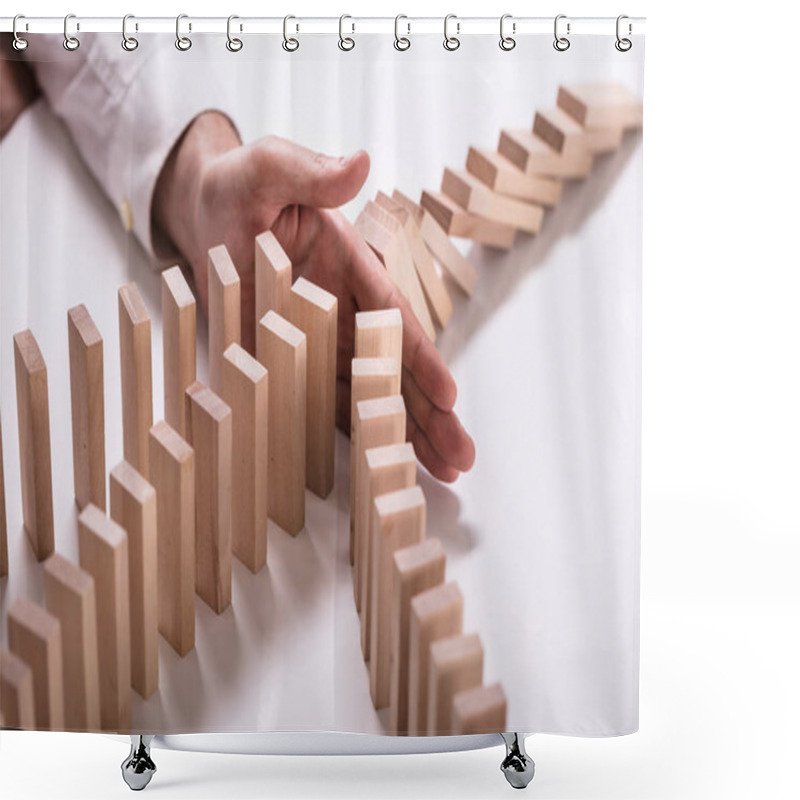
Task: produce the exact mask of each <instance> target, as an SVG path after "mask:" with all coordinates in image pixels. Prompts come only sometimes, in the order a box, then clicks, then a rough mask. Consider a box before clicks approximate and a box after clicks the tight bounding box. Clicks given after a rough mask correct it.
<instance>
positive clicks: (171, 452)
mask: <svg viewBox="0 0 800 800" xmlns="http://www.w3.org/2000/svg"><path fill="white" fill-rule="evenodd" d="M150 465H151V467H152V469H151V478H150V480H151V483H152V484H153V488H154V489H155V490H156V517H157V519H158V533H157V535H156V539H157V542H158V547H157V550H158V570H157V571H158V630H159V632H160V633H161V635H162V636H163V637H164V638H165V639H166V640H167V641H168V642H169V643H170V645H172V647H173V649H174V650H175V652H176V653H177V654H178V655H179V656H185V655H186V653H188V652H189V651H190V650H191V649H192V648H193V647H194V586H195V577H194V571H195V541H194V531H195V501H194V475H195V473H194V471H195V460H194V450H193V449H192V448H191V447H190V446H189V445H188V444H187V443H186V441H185V440H184V439H183V438H182V437H181V436H180V435H179V434H178V432H177V431H175V430H173V429H172V428H170V426H169V425H167V423H166V422H163V421H162V422H157V423H156V424H155V425H154V426H153V427H152V428H151V429H150ZM98 594H99V592H98Z"/></svg>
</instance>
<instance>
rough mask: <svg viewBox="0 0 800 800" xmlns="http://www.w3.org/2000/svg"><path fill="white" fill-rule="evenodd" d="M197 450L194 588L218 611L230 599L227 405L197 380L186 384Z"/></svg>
mask: <svg viewBox="0 0 800 800" xmlns="http://www.w3.org/2000/svg"><path fill="white" fill-rule="evenodd" d="M186 398H187V401H188V403H187V405H188V406H189V408H188V409H187V412H186V413H187V419H189V424H188V428H189V431H190V432H191V433H190V436H191V438H190V439H189V444H190V445H191V446H192V447H193V448H194V452H195V492H194V496H195V525H196V528H195V590H196V592H197V594H198V595H199V597H200V598H201V599H202V600H204V601H205V602H206V603H207V604H208V605H209V606H210V607H211V608H212V609H213V610H214V611H215V612H216V613H217V614H221V613H222V612H223V611H224V610H225V609H226V608H227V607H228V606H229V605H230V604H231V460H232V457H233V451H232V442H233V420H232V415H231V409H230V407H229V406H228V405H227V403H225V402H224V401H223V400H222V399H221V398H220V397H218V396H217V395H216V394H214V392H212V391H211V389H209V388H207V387H206V386H204V385H203V384H202V383H200V382H199V381H195V382H194V383H193V384H192V385H191V386H189V388H188V389H187V390H186Z"/></svg>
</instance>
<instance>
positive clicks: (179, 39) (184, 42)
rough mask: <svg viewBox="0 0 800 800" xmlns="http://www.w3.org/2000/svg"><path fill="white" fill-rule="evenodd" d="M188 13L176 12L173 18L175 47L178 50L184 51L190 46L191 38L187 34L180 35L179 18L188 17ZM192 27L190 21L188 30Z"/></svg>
mask: <svg viewBox="0 0 800 800" xmlns="http://www.w3.org/2000/svg"><path fill="white" fill-rule="evenodd" d="M188 17H189V15H188V14H178V16H177V17H176V18H175V47H177V48H178V50H181V51H183V52H186V51H187V50H188V49H189V48H190V47H191V46H192V40H191V39H190V38H189V37H188V36H182V35H181V20H182V19H188ZM191 29H192V23H191V22H190V23H189V30H190V31H191Z"/></svg>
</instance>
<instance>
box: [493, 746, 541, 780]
mask: <svg viewBox="0 0 800 800" xmlns="http://www.w3.org/2000/svg"><path fill="white" fill-rule="evenodd" d="M500 735H501V736H502V737H503V739H504V740H505V743H506V757H505V758H504V759H503V763H502V764H501V765H500V769H501V770H502V771H503V775H505V776H506V780H507V781H508V782H509V783H510V784H511V785H512V786H513V787H514V788H515V789H524V788H525V787H526V786H527V785H528V784H529V783H530V782H531V781H532V780H533V774H534V772H535V771H536V765H535V764H534V763H533V759H532V758H531V757H530V756H529V755H528V754H527V753H526V752H525V737H524V736H523V735H522V734H521V733H501V734H500Z"/></svg>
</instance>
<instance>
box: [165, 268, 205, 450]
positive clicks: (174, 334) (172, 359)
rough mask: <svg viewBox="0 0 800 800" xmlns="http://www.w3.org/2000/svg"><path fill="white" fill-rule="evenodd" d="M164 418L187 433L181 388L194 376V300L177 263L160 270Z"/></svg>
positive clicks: (178, 430)
mask: <svg viewBox="0 0 800 800" xmlns="http://www.w3.org/2000/svg"><path fill="white" fill-rule="evenodd" d="M161 310H162V315H163V318H164V322H163V325H164V328H163V334H162V336H163V341H164V420H165V421H166V423H167V424H168V425H170V426H172V427H173V428H174V429H175V430H176V431H177V432H178V433H179V434H180V435H181V436H186V404H185V402H184V392H185V391H186V387H187V386H190V385H191V384H192V383H194V380H195V378H196V377H197V303H196V302H195V299H194V295H193V294H192V290H191V289H190V288H189V284H188V283H186V278H184V277H183V273H182V272H181V268H180V267H172V268H171V269H168V270H166V271H165V272H162V273H161Z"/></svg>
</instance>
